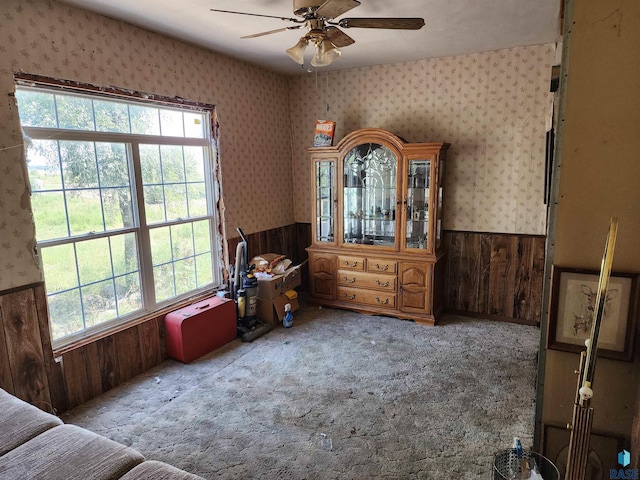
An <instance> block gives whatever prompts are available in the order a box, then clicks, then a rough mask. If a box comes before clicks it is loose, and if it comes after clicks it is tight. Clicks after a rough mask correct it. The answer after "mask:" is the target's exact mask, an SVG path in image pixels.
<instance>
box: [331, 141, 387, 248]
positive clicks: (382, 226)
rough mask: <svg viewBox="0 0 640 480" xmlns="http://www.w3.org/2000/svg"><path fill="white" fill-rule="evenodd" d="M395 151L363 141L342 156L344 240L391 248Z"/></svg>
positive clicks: (345, 241)
mask: <svg viewBox="0 0 640 480" xmlns="http://www.w3.org/2000/svg"><path fill="white" fill-rule="evenodd" d="M397 166H398V158H397V157H396V155H395V153H393V151H391V150H390V149H389V148H387V147H385V146H384V145H380V144H378V143H364V144H362V145H358V146H357V147H355V148H353V149H352V150H350V151H349V153H347V155H346V156H345V158H344V184H343V185H344V208H343V212H344V243H357V244H364V245H380V246H389V247H393V246H395V243H396V228H395V225H396V221H395V219H396V180H397V177H396V169H397Z"/></svg>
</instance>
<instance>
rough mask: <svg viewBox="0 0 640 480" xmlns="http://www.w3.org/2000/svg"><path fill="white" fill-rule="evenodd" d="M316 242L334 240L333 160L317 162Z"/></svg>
mask: <svg viewBox="0 0 640 480" xmlns="http://www.w3.org/2000/svg"><path fill="white" fill-rule="evenodd" d="M315 165H316V166H315V189H316V242H329V243H333V242H334V228H333V225H334V218H335V198H336V197H335V192H334V188H335V183H334V182H335V176H336V173H335V172H336V166H335V162H333V161H322V162H316V164H315Z"/></svg>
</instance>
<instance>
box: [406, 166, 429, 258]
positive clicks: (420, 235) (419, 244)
mask: <svg viewBox="0 0 640 480" xmlns="http://www.w3.org/2000/svg"><path fill="white" fill-rule="evenodd" d="M430 178H431V160H409V164H408V167H407V179H406V181H407V206H406V210H407V211H406V218H405V222H406V238H405V242H406V243H405V248H419V249H423V250H426V249H427V248H428V243H429V184H430Z"/></svg>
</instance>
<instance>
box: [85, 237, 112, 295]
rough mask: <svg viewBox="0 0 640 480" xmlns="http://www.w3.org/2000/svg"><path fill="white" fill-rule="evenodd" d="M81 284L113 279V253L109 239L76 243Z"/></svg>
mask: <svg viewBox="0 0 640 480" xmlns="http://www.w3.org/2000/svg"><path fill="white" fill-rule="evenodd" d="M76 256H77V259H78V272H79V274H80V284H82V285H86V284H87V283H93V282H97V281H98V280H104V279H106V278H111V276H112V272H111V251H110V248H109V239H108V238H97V239H95V240H86V241H84V242H78V243H76Z"/></svg>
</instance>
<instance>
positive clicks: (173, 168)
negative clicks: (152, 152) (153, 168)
mask: <svg viewBox="0 0 640 480" xmlns="http://www.w3.org/2000/svg"><path fill="white" fill-rule="evenodd" d="M160 156H161V158H162V174H163V180H164V183H181V182H184V161H183V158H182V147H178V146H174V145H162V146H161V147H160Z"/></svg>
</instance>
